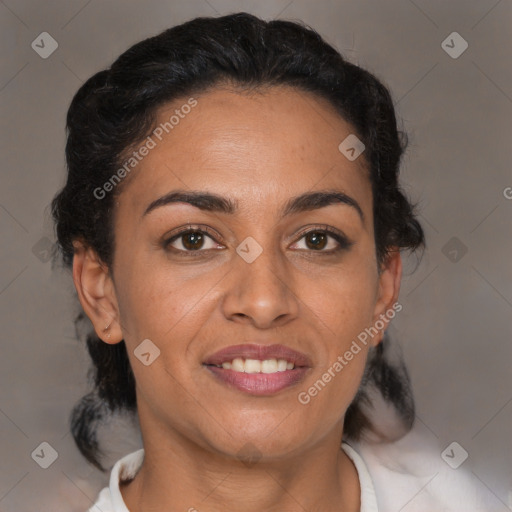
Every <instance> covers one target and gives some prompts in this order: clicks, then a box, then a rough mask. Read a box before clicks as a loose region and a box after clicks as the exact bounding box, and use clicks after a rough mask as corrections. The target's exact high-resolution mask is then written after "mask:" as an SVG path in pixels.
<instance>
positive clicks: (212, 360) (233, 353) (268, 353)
mask: <svg viewBox="0 0 512 512" xmlns="http://www.w3.org/2000/svg"><path fill="white" fill-rule="evenodd" d="M236 358H241V359H257V360H260V361H264V360H266V359H286V361H288V362H290V363H293V364H294V365H295V366H296V367H297V366H307V367H311V366H312V362H311V359H310V358H309V357H308V356H307V355H306V354H303V353H302V352H298V351H297V350H293V349H292V348H290V347H286V346H285V345H258V344H256V343H249V344H244V345H231V346H229V347H226V348H223V349H221V350H219V351H218V352H215V353H214V354H212V355H211V356H209V357H208V358H207V359H206V360H205V362H204V364H215V365H221V364H222V363H225V362H226V361H229V362H230V361H233V359H236Z"/></svg>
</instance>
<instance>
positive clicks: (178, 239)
mask: <svg viewBox="0 0 512 512" xmlns="http://www.w3.org/2000/svg"><path fill="white" fill-rule="evenodd" d="M162 245H163V247H164V249H166V250H167V251H170V252H173V253H174V254H176V255H180V256H200V255H204V253H207V252H208V251H209V250H211V249H219V248H222V247H219V244H217V243H216V240H215V238H214V236H213V235H211V234H209V231H208V230H207V228H206V227H204V228H202V229H198V228H187V229H183V230H182V231H181V232H179V233H177V234H175V235H173V236H172V237H170V238H168V239H166V240H164V242H163V244H162Z"/></svg>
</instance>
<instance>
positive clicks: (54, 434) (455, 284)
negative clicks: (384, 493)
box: [0, 0, 512, 512]
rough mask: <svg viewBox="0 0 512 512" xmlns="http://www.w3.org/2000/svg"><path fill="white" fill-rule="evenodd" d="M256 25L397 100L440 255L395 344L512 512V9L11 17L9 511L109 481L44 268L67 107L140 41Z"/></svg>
mask: <svg viewBox="0 0 512 512" xmlns="http://www.w3.org/2000/svg"><path fill="white" fill-rule="evenodd" d="M242 10H245V11H248V12H252V13H254V14H256V15H259V16H262V17H263V18H265V19H271V18H283V19H292V20H293V19H302V20H304V21H305V22H306V23H307V24H309V25H311V26H312V27H313V28H315V29H316V30H318V31H319V32H320V33H321V34H322V35H323V36H324V37H325V38H326V39H327V40H328V41H329V42H330V43H331V44H333V45H335V46H336V47H337V48H338V49H339V50H341V51H342V53H344V55H345V56H347V58H349V59H350V60H352V61H353V62H357V63H359V64H360V65H361V66H363V67H366V68H367V69H369V70H371V71H372V72H374V73H375V74H377V76H379V77H380V78H381V79H382V80H383V81H384V82H385V83H386V84H387V85H388V86H389V87H390V89H391V91H392V94H393V97H394V99H395V101H396V108H397V111H398V115H399V117H400V118H401V119H402V123H403V127H404V128H405V129H406V130H407V131H408V133H409V136H410V145H409V149H408V152H407V156H406V158H405V160H404V165H403V172H402V176H403V178H402V179H403V183H404V186H405V189H406V191H407V193H408V194H409V196H410V197H411V199H412V200H413V201H417V202H418V203H419V209H420V212H421V219H420V220H421V221H422V222H423V225H424V228H425V230H426V234H427V243H428V250H427V252H426V253H425V257H424V259H423V261H422V262H421V265H420V266H419V267H418V268H417V270H416V271H415V272H414V273H413V272H412V269H413V268H414V260H412V259H411V260H409V262H408V265H407V269H408V270H407V275H405V276H404V279H403V282H402V292H401V298H400V301H401V303H402V304H403V306H404V310H403V311H402V312H401V313H400V314H398V315H397V317H396V318H395V320H394V321H393V325H392V327H391V332H392V334H393V336H394V337H395V338H396V339H397V340H398V341H399V342H400V343H401V345H402V347H403V351H404V355H405V358H406V361H407V364H408V368H409V371H410V374H411V378H412V381H413V385H414V390H415V396H416V402H417V412H418V418H417V420H418V421H417V426H416V428H421V429H422V435H423V436H426V437H429V438H431V440H434V441H435V442H436V443H438V445H439V447H440V450H442V449H444V448H445V447H446V446H448V445H449V444H450V443H451V442H452V441H457V442H458V443H460V445H461V446H462V447H464V449H465V450H467V452H468V453H469V458H468V460H467V461H466V462H465V463H464V467H465V468H466V471H468V472H470V473H471V475H472V477H473V479H474V482H475V485H477V486H479V487H480V488H481V489H482V490H483V491H485V492H488V493H492V494H493V495H494V497H495V504H496V505H495V506H496V508H495V510H504V511H505V510H512V496H511V489H512V469H511V468H512V455H511V454H512V440H511V439H512V436H511V433H512V432H511V425H512V386H511V383H512V376H511V375H512V372H510V363H511V361H512V357H511V356H512V348H511V344H510V339H511V331H512V323H511V317H512V265H511V242H512V238H511V233H512V229H511V228H512V200H511V199H507V197H506V196H507V195H508V197H512V191H510V194H507V190H510V189H507V187H512V173H511V171H510V162H511V161H512V144H511V142H512V140H511V132H512V129H511V125H510V119H511V115H512V68H511V66H510V57H511V42H512V30H511V26H512V23H511V22H512V3H511V1H510V0H501V1H497V0H479V1H463V0H458V1H451V2H447V1H444V0H443V1H441V0H431V1H426V0H415V1H414V2H413V1H412V0H392V1H377V0H373V1H366V0H365V1H360V0H359V1H356V0H352V1H349V0H347V1H343V0H332V1H327V0H324V1H316V2H312V1H305V0H292V1H290V0H283V1H277V0H276V1H259V2H258V1H250V0H247V1H229V0H208V1H206V0H204V1H203V0H196V1H187V2H161V1H160V2H159V1H146V2H136V1H133V0H131V1H124V2H121V1H120V0H116V1H108V2H107V1H103V2H102V1H99V0H91V1H87V0H74V1H49V2H35V1H25V0H17V1H15V0H5V1H2V2H0V17H1V19H0V37H1V42H2V47H3V48H2V49H3V51H2V60H1V78H0V105H1V112H2V121H1V123H2V142H1V155H2V159H1V173H2V175H1V177H2V186H1V191H0V234H1V240H2V244H1V253H0V315H1V320H2V338H1V340H2V345H1V357H0V439H1V447H0V450H1V451H0V461H1V468H0V510H1V511H2V512H4V511H5V512H7V511H9V512H10V511H17V512H20V511H25V510H36V509H37V510H38V511H50V510H51V511H52V512H58V511H64V510H66V511H68V512H69V511H75V510H76V511H84V510H85V509H86V508H87V507H89V506H90V505H91V504H92V502H93V500H94V499H95V497H96V494H97V492H98V491H99V489H100V488H101V487H102V486H103V485H105V484H106V482H107V478H108V475H104V474H101V473H99V472H98V471H97V470H95V469H94V468H92V467H91V466H90V465H88V464H87V463H86V462H85V461H84V459H83V458H82V457H81V455H80V454H79V452H78V450H77V449H76V447H75V446H74V443H73V440H72V437H71V435H70V433H69V431H68V416H69V412H70V410H71V408H72V406H73V405H74V403H75V402H76V400H78V398H79V397H81V396H82V395H83V394H84V393H85V391H86V390H87V379H86V371H87V368H88V356H87V354H86V353H85V349H84V347H83V346H81V344H79V343H78V342H77V341H76V339H75V337H74V326H73V323H72V318H73V315H74V313H75V312H76V304H77V302H76V301H75V298H74V297H75V292H74V288H73V286H72V280H71V277H70V275H68V274H65V273H62V272H59V271H57V270H54V271H52V268H51V263H50V262H49V261H47V252H46V250H47V249H49V248H51V244H52V243H53V241H54V236H53V231H52V229H53V228H52V225H51V222H50V220H49V211H48V205H49V203H50V201H51V199H52V197H53V196H54V194H55V193H56V192H57V190H58V189H59V188H60V187H61V186H62V185H63V180H64V175H65V166H64V144H65V132H64V125H65V115H66V110H67V107H68V106H69V102H70V101H71V98H72V96H73V94H74V93H75V92H76V90H77V89H78V87H79V86H80V85H81V84H82V83H83V82H84V81H85V80H86V79H87V78H88V77H89V76H91V75H92V74H93V73H95V72H96V71H98V70H99V69H102V68H104V67H107V66H108V65H110V63H111V62H112V61H113V60H114V59H115V58H116V57H117V56H118V55H119V54H120V53H121V52H122V51H124V50H125V49H127V48H128V47H129V46H130V45H132V44H133V43H135V42H137V41H139V40H140V39H142V38H145V37H149V36H152V35H155V34H157V33H158V32H160V31H162V30H163V29H165V28H168V27H170V26H172V25H175V24H178V23H181V22H183V21H185V20H187V19H189V18H192V17H195V16H198V15H206V16H207V15H221V14H228V13H230V12H234V11H242ZM44 31H46V32H48V33H50V34H51V36H52V37H53V38H54V39H55V40H56V41H57V42H58V45H59V46H58V48H57V50H56V51H55V52H54V53H53V54H52V55H51V56H49V57H48V58H47V59H43V58H41V57H40V56H39V55H38V54H37V53H36V52H35V51H34V50H33V49H32V47H31V43H32V41H34V40H35V39H36V38H37V36H39V34H40V33H41V32H44ZM454 31H456V32H458V33H459V34H460V35H461V36H462V37H463V38H464V39H465V40H466V41H467V42H468V44H469V47H468V49H467V50H466V51H465V52H464V53H463V54H462V55H460V57H458V58H457V59H454V58H452V57H450V56H449V55H448V54H447V53H446V52H445V51H444V50H443V48H442V47H441V43H442V41H443V40H445V39H446V38H447V36H448V35H449V34H451V33H452V32H454ZM104 435H105V439H109V440H110V441H109V443H110V444H109V447H110V450H111V453H110V456H111V461H112V462H114V461H115V460H117V458H118V456H121V455H123V454H124V453H127V452H128V451H132V450H133V449H135V448H137V447H139V445H140V440H139V439H138V437H137V434H136V429H135V428H134V427H133V426H130V425H129V424H127V423H126V422H123V421H119V422H118V424H113V425H111V426H110V427H108V428H105V433H104ZM44 441H46V442H48V443H49V444H50V445H51V446H52V447H53V448H54V449H55V450H56V451H57V452H58V458H57V460H56V461H55V462H54V463H53V464H52V465H51V466H50V467H49V468H48V469H42V468H40V467H39V466H38V465H37V464H36V462H35V461H34V460H33V459H32V457H31V454H32V452H33V451H34V450H35V449H36V448H37V447H38V446H39V445H40V444H41V443H42V442H44ZM439 453H440V451H439ZM411 498H412V496H411ZM403 510H404V511H407V507H405V508H404V509H403Z"/></svg>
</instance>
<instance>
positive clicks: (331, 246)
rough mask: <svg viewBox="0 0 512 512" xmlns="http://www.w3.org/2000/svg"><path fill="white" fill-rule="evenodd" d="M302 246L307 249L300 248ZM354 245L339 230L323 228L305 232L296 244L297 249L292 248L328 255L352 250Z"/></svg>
mask: <svg viewBox="0 0 512 512" xmlns="http://www.w3.org/2000/svg"><path fill="white" fill-rule="evenodd" d="M301 244H304V246H305V247H300V245H301ZM352 245H354V242H352V241H350V240H349V239H348V238H347V237H346V236H345V235H344V234H343V233H342V232H341V231H339V230H338V229H335V228H332V227H327V226H322V227H321V228H319V227H317V228H316V229H311V230H309V231H307V232H303V233H302V236H301V237H300V239H299V241H298V242H296V243H295V247H292V248H293V249H301V250H306V251H307V250H309V251H312V252H317V253H319V254H326V255H327V254H335V253H337V252H340V251H343V250H347V249H350V247H352Z"/></svg>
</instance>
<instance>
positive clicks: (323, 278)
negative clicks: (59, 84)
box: [53, 13, 424, 512]
mask: <svg viewBox="0 0 512 512" xmlns="http://www.w3.org/2000/svg"><path fill="white" fill-rule="evenodd" d="M67 128H68V140H67V146H66V156H67V163H68V179H67V183H66V185H65V187H64V188H63V190H62V191H61V192H60V193H59V194H58V195H57V196H56V198H55V199H54V201H53V215H54V219H55V222H56V227H57V234H58V241H59V244H60V247H61V249H62V253H63V259H64V262H65V263H66V264H67V265H69V266H70V267H72V269H73V279H74V283H75V286H76V289H77V293H78V297H79V300H80V303H81V305H82V308H83V311H84V312H85V314H86V315H87V317H88V318H89V319H90V321H91V322H92V325H93V327H94V332H91V333H90V334H89V336H88V337H87V345H88V349H89V352H90V355H91V358H92V360H93V363H94V370H95V389H94V391H93V392H91V393H90V394H89V395H87V396H86V397H84V399H83V400H82V401H81V402H80V404H78V405H77V407H76V408H75V410H74V413H73V417H72V431H73V435H74V437H75V440H76V442H77V445H78V447H79V448H80V450H81V451H82V453H83V454H84V456H85V457H86V458H87V459H88V460H89V461H90V462H92V463H93V464H95V465H96V466H97V467H99V468H102V466H101V462H100V453H101V452H100V447H99V446H98V443H97V440H96V437H95V432H96V430H95V429H96V427H97V425H98V423H99V421H100V420H101V419H102V418H103V417H105V416H106V415H108V414H109V413H111V412H114V411H116V410H129V411H133V412H136V413H137V415H138V418H139V422H140V428H141V434H142V440H143V445H144V448H143V449H141V450H139V451H137V452H134V453H131V454H128V455H127V456H126V457H124V458H122V459H121V460H119V461H118V462H117V463H116V465H115V466H114V468H113V469H112V473H111V478H110V485H109V487H106V488H105V489H103V491H102V492H101V493H100V496H99V497H98V500H97V502H96V504H95V505H96V507H92V508H91V509H90V510H101V511H103V512H107V511H116V512H119V511H126V510H130V511H132V512H136V511H146V510H189V511H193V510H199V511H204V510H209V511H217V510H223V511H224V510H233V509H235V508H236V509H237V510H241V511H261V510H266V511H271V510H279V511H283V510H287V511H299V510H301V511H302V510H308V511H313V510H321V511H341V510H343V511H347V512H348V511H350V512H352V511H354V512H355V511H359V510H361V511H364V512H370V511H374V510H378V506H379V505H378V503H379V496H376V495H375V489H374V486H373V482H372V478H371V477H370V474H369V472H368V468H367V467H366V464H365V462H364V460H363V458H362V457H361V456H360V454H358V452H357V451H356V450H355V449H354V448H353V447H351V446H350V444H349V443H350V441H351V440H352V441H357V440H359V439H364V438H370V437H374V438H375V437H377V438H378V439H381V440H382V439H384V440H386V439H387V440H392V439H394V438H395V437H397V436H400V435H403V434H404V433H405V432H407V431H408V430H409V429H410V427H411V425H412V422H413V419H414V407H413V401H412V398H411V392H410V388H409V381H408V378H407V373H406V371H405V369H404V368H403V365H401V363H398V364H396V365H393V364H391V363H390V362H389V361H388V360H387V357H386V352H387V343H388V340H387V338H386V336H385V330H386V327H387V326H388V324H389V321H390V320H391V319H392V318H393V317H394V316H395V315H396V314H397V313H398V312H399V311H400V309H401V305H400V303H399V302H398V295H399V289H400V279H401V271H402V264H401V251H402V250H413V251H414V250H417V249H419V248H421V247H422V246H423V245H424V234H423V230H422V228H421V226H420V224H419V223H418V221H417V220H416V218H415V215H414V212H413V207H412V205H411V204H410V203H409V202H408V200H407V199H406V198H405V196H404V195H403V193H402V191H401V189H400V186H399V183H398V173H399V162H400V158H401V155H402V152H403V149H404V143H403V141H402V138H401V134H400V133H399V132H398V130H397V125H396V119H395V114H394V109H393V103H392V100H391V98H390V95H389V93H388V91H387V89H386V88H385V87H384V86H383V85H382V84H381V83H380V82H379V81H378V80H377V79H376V78H375V77H374V76H372V75H371V74H370V73H368V72H367V71H365V70H363V69H360V68H359V67H357V66H354V65H352V64H350V63H348V62H347V61H345V60H344V59H343V58H342V57H341V56H340V55H339V53H338V52H337V51H336V50H334V49H333V48H332V47H331V46H329V45H328V44H327V43H326V42H324V41H323V40H322V38H321V37H320V36H319V35H318V34H317V33H316V32H314V31H313V30H311V29H308V28H306V27H304V26H302V25H300V24H296V23H292V22H286V21H271V22H265V21H263V20H260V19H258V18H256V17H254V16H251V15H249V14H246V13H238V14H233V15H230V16H224V17H220V18H197V19H194V20H191V21H189V22H187V23H184V24H182V25H180V26H177V27H174V28H172V29H169V30H166V31H165V32H163V33H161V34H160V35H158V36H156V37H152V38H149V39H147V40H145V41H142V42H140V43H138V44H136V45H134V46H133V47H132V48H130V49H129V50H128V51H126V52H125V53H124V54H123V55H121V56H120V57H119V58H118V59H117V60H116V61H115V62H114V64H113V65H112V67H111V68H110V69H107V70H104V71H101V72H99V73H97V74H95V75H94V76H93V77H92V78H90V79H89V80H88V81H87V82H86V83H85V84H84V85H83V86H82V87H81V88H80V90H79V91H78V92H77V94H76V95H75V97H74V99H73V102H72V104H71V106H70V109H69V112H68V117H67ZM378 394H380V395H381V398H383V399H384V401H385V402H386V403H388V404H391V405H392V406H393V407H394V408H395V410H396V412H397V413H398V414H397V417H398V418H399V423H400V426H399V428H398V433H396V432H395V433H394V434H390V433H389V432H386V431H385V429H383V427H382V426H380V425H379V424H378V423H377V422H376V421H374V420H372V419H371V410H372V400H375V399H376V398H378V397H377V395H378ZM342 439H343V441H344V442H343V443H342ZM340 446H341V448H342V449H340ZM379 510H381V509H379Z"/></svg>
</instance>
